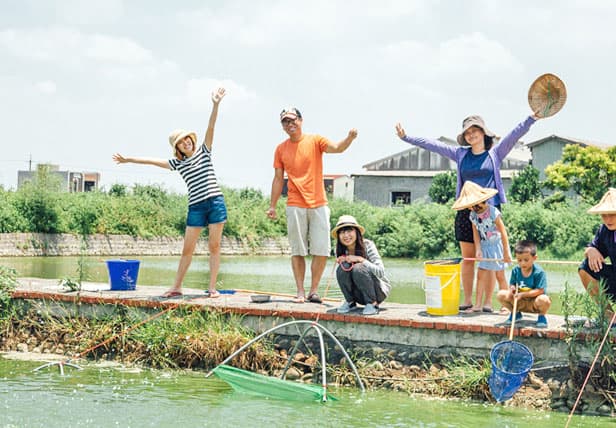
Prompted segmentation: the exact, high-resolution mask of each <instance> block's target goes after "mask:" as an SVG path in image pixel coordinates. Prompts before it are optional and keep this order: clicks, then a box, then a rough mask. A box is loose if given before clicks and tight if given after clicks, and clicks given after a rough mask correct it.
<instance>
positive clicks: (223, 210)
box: [186, 195, 227, 227]
mask: <svg viewBox="0 0 616 428" xmlns="http://www.w3.org/2000/svg"><path fill="white" fill-rule="evenodd" d="M225 221H227V207H226V206H225V198H224V197H223V196H222V195H221V196H214V197H213V198H208V199H206V200H205V201H203V202H199V203H196V204H193V205H189V206H188V215H187V216H186V226H192V227H205V226H207V225H208V224H216V223H224V222H225Z"/></svg>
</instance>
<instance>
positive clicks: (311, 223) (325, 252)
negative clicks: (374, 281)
mask: <svg viewBox="0 0 616 428" xmlns="http://www.w3.org/2000/svg"><path fill="white" fill-rule="evenodd" d="M280 122H281V123H282V129H284V131H285V132H286V133H287V134H288V135H289V138H288V139H287V140H285V141H284V142H282V143H281V144H279V145H278V147H276V152H275V154H274V180H273V181H272V193H271V196H270V198H271V199H270V207H269V209H268V210H267V216H268V217H269V218H271V219H275V218H276V203H277V202H278V199H279V198H280V195H281V194H282V187H283V185H284V173H285V172H286V173H287V178H288V183H287V187H288V198H287V209H286V214H287V232H288V234H289V244H290V246H291V266H292V268H293V277H294V278H295V285H296V287H297V297H296V298H295V299H294V300H293V301H294V302H297V303H303V302H304V301H305V299H306V291H305V289H304V277H305V273H306V261H305V257H306V256H307V255H308V254H310V255H311V256H312V263H311V265H310V273H311V284H310V292H309V293H308V297H307V299H308V301H310V302H314V303H321V298H320V297H319V295H318V293H317V291H318V288H319V281H320V280H321V276H323V271H324V270H325V265H326V264H327V257H328V256H329V255H330V238H329V229H330V224H329V207H328V206H327V197H326V196H325V186H324V185H323V153H342V152H344V151H345V150H346V149H347V148H348V147H349V146H350V145H351V143H352V142H353V140H354V139H355V138H356V137H357V130H356V129H355V128H353V129H351V130H350V131H349V133H348V135H347V136H346V138H345V139H344V140H342V141H340V142H338V143H333V142H331V141H330V140H328V139H327V138H324V137H321V136H320V135H315V134H303V133H302V115H301V113H300V112H299V110H297V109H296V108H295V107H292V108H289V109H285V110H283V111H282V113H280Z"/></svg>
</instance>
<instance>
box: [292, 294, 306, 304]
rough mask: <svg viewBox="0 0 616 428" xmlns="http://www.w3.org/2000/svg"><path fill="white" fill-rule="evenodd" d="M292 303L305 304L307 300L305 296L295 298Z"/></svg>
mask: <svg viewBox="0 0 616 428" xmlns="http://www.w3.org/2000/svg"><path fill="white" fill-rule="evenodd" d="M291 301H292V302H293V303H304V302H305V301H306V298H305V297H304V296H295V297H294V298H293V299H292V300H291Z"/></svg>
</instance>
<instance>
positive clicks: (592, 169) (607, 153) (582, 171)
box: [545, 144, 616, 203]
mask: <svg viewBox="0 0 616 428" xmlns="http://www.w3.org/2000/svg"><path fill="white" fill-rule="evenodd" d="M545 174H546V181H545V185H546V187H549V188H552V189H560V190H569V189H573V191H574V192H576V193H577V194H578V195H580V196H581V197H582V198H584V199H585V200H586V201H587V202H589V203H595V202H596V201H598V200H599V199H601V196H603V194H604V193H605V192H607V190H608V189H609V188H610V187H616V147H610V148H609V149H607V150H602V149H600V148H598V147H592V146H588V147H581V146H579V145H575V144H569V145H567V146H565V149H564V150H563V157H562V159H561V160H560V161H558V162H555V163H553V164H552V165H550V166H548V167H547V168H546V169H545Z"/></svg>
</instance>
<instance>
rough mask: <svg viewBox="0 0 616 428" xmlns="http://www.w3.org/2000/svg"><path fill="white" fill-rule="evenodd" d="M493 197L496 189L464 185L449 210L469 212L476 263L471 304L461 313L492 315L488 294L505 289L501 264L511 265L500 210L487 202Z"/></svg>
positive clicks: (490, 299)
mask: <svg viewBox="0 0 616 428" xmlns="http://www.w3.org/2000/svg"><path fill="white" fill-rule="evenodd" d="M497 193H498V191H497V190H496V189H491V188H486V187H481V186H479V185H478V184H476V183H474V182H472V181H467V182H466V183H464V186H463V187H462V191H461V192H460V196H459V197H458V199H457V200H456V201H455V202H454V204H453V206H452V208H453V209H454V210H458V211H460V210H466V209H469V208H470V210H471V211H470V214H469V221H470V222H471V226H472V228H473V241H474V242H473V243H474V246H475V248H476V251H475V255H474V257H475V258H477V259H480V261H479V266H478V270H477V292H476V294H475V304H474V305H473V306H471V307H470V308H467V309H464V312H465V313H474V312H478V313H492V293H493V292H494V286H495V285H496V282H497V281H498V284H499V288H500V289H501V290H505V289H507V288H508V285H507V279H506V278H505V263H511V251H510V249H509V237H508V235H507V229H506V228H505V224H504V223H503V219H502V216H501V213H500V210H499V209H498V208H496V207H495V206H493V205H490V204H489V203H488V202H487V201H488V200H489V199H490V198H492V197H493V196H494V195H496V194H497ZM503 313H504V314H506V313H508V312H506V311H503Z"/></svg>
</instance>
